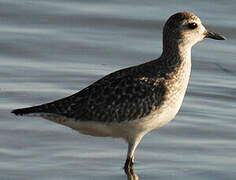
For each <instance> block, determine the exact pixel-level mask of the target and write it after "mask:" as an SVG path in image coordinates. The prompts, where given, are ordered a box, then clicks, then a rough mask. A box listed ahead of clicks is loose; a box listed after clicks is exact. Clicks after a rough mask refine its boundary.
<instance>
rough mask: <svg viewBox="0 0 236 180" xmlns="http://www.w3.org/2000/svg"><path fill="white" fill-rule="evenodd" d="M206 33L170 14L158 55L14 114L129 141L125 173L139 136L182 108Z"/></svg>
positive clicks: (186, 15)
mask: <svg viewBox="0 0 236 180" xmlns="http://www.w3.org/2000/svg"><path fill="white" fill-rule="evenodd" d="M206 37H209V38H213V39H218V40H223V39H224V37H223V36H220V35H219V34H216V33H213V32H209V31H207V30H206V29H205V27H204V26H203V25H202V24H201V21H200V19H199V18H198V17H197V16H196V15H194V14H193V13H190V12H180V13H177V14H174V15H173V16H171V17H170V18H169V19H168V21H167V22H166V24H165V26H164V30H163V52H162V55H161V56H160V58H158V59H155V60H153V61H150V62H147V63H144V64H141V65H137V66H133V67H129V68H126V69H122V70H118V71H116V72H113V73H111V74H109V75H107V76H105V77H103V78H102V79H100V80H98V81H96V82H95V83H93V84H91V85H90V86H88V87H86V88H85V89H83V90H81V91H79V92H78V93H76V94H74V95H72V96H69V97H66V98H63V99H60V100H57V101H54V102H51V103H47V104H43V105H39V106H34V107H29V108H23V109H16V110H14V111H12V112H13V113H14V114H16V115H31V116H41V117H43V118H46V119H49V120H51V121H54V122H57V123H60V124H63V125H66V126H69V127H71V128H73V129H75V130H78V131H79V132H81V133H84V134H89V135H94V136H111V137H121V138H123V139H125V140H126V141H127V142H128V143H129V148H128V154H127V160H126V164H125V169H126V170H128V169H129V168H131V167H132V164H133V157H134V155H133V154H134V151H135V149H136V147H137V145H138V144H139V142H140V140H141V139H142V137H143V136H144V135H145V134H147V133H148V132H150V131H152V130H154V129H158V128H160V127H161V126H163V125H165V124H166V123H168V122H169V121H171V120H172V119H173V118H174V117H175V115H176V114H177V112H178V111H179V108H180V106H181V104H182V101H183V98H184V95H185V92H186V89H187V85H188V81H189V77H190V72H191V48H192V46H193V45H194V44H196V43H197V42H198V41H201V40H202V39H204V38H206Z"/></svg>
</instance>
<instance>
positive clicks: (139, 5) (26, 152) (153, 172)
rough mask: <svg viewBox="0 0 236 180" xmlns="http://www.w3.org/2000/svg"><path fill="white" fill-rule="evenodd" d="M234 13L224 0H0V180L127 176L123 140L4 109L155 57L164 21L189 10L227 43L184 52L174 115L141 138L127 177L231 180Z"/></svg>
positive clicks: (64, 92)
mask: <svg viewBox="0 0 236 180" xmlns="http://www.w3.org/2000/svg"><path fill="white" fill-rule="evenodd" d="M235 9H236V3H235V1H233V0H228V1H227V2H226V1H219V0H218V1H217V0H214V1H213V0H209V1H203V0H199V1H187V0H179V1H178V2H177V1H173V0H166V1H155V0H146V1H142V0H129V1H125V0H119V1H118V0H116V1H115V0H110V1H107V0H106V1H105V0H99V1H97V0H87V1H82V0H38V1H34V0H21V1H18V0H0V179H3V180H5V179H10V180H31V179H34V180H44V179H45V180H46V179H50V180H53V179H57V180H58V179H59V180H60V179H61V180H62V179H63V180H64V179H67V180H68V179H69V180H74V179H83V180H86V179H96V180H100V179H101V180H106V179H107V180H108V179H109V180H110V179H117V180H118V179H119V180H120V179H126V176H125V174H124V172H123V170H122V167H123V163H124V161H125V159H126V151H127V145H126V143H125V142H123V140H121V139H112V138H99V137H91V136H85V135H81V134H79V133H78V132H76V131H73V130H71V129H69V128H67V127H64V126H61V125H58V124H55V123H52V122H49V121H47V120H44V119H41V118H27V117H16V116H14V115H13V114H11V113H10V111H11V110H12V109H14V108H21V107H26V106H32V105H38V104H41V103H46V102H49V101H53V100H55V99H58V98H62V97H65V96H69V95H71V94H73V93H75V92H77V91H79V90H81V89H83V88H84V87H86V86H88V85H89V84H91V83H92V82H94V81H96V80H97V79H99V78H101V77H102V76H104V75H106V74H108V73H110V72H112V71H115V70H118V69H121V68H124V67H127V66H132V65H136V64H140V63H143V62H147V61H149V60H152V59H154V58H157V57H159V55H160V54H161V51H162V27H163V25H164V23H165V21H166V20H167V19H168V17H169V16H170V15H172V14H174V13H176V12H179V11H191V12H193V13H195V14H196V15H198V16H199V17H200V18H201V20H202V22H203V24H205V25H206V27H207V28H208V29H210V30H212V31H215V32H218V33H220V34H222V35H224V36H226V37H227V41H215V40H210V39H206V40H205V41H203V42H201V43H199V44H197V45H196V46H195V47H194V48H193V50H192V61H193V67H192V68H193V70H192V76H191V80H190V84H189V87H188V92H187V95H186V97H185V100H184V104H183V106H182V108H181V111H180V113H179V114H178V116H177V117H176V118H175V120H174V121H172V122H171V123H169V124H168V125H167V126H165V127H163V128H161V129H159V130H158V131H154V132H152V133H150V134H148V135H147V136H145V137H144V138H143V141H142V142H141V144H140V146H139V148H138V149H137V151H136V164H135V172H136V173H137V175H138V176H139V179H141V180H145V179H148V180H152V179H153V180H154V179H155V180H156V179H162V180H163V179H164V180H172V179H173V180H189V179H191V180H199V179H201V180H205V179H206V180H222V179H227V180H235V178H236V171H235V167H236V159H235V154H236V153H235V152H236V141H235V139H236V118H235V117H236V111H235V108H236V80H235V77H236V60H235V59H236V55H235V51H236V47H235V45H236V43H235V39H236V21H235V18H236V17H235Z"/></svg>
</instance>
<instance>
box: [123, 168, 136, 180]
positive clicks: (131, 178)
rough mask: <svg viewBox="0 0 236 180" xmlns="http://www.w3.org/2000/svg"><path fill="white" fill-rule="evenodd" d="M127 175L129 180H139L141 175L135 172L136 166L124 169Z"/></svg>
mask: <svg viewBox="0 0 236 180" xmlns="http://www.w3.org/2000/svg"><path fill="white" fill-rule="evenodd" d="M124 171H125V173H126V175H127V180H138V179H139V177H138V175H137V174H135V172H134V167H133V166H132V167H130V168H128V169H124Z"/></svg>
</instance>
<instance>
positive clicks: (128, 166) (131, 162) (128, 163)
mask: <svg viewBox="0 0 236 180" xmlns="http://www.w3.org/2000/svg"><path fill="white" fill-rule="evenodd" d="M133 165H134V157H133V156H132V157H127V159H126V161H125V166H124V170H125V172H127V171H129V170H130V169H133Z"/></svg>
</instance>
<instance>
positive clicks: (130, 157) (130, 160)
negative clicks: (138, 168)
mask: <svg viewBox="0 0 236 180" xmlns="http://www.w3.org/2000/svg"><path fill="white" fill-rule="evenodd" d="M142 137H143V135H139V136H136V137H133V138H130V139H129V141H128V143H129V145H128V153H127V158H126V161H125V166H124V170H125V172H128V171H130V170H132V169H133V164H134V152H135V149H136V148H137V146H138V144H139V143H140V141H141V139H142Z"/></svg>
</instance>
